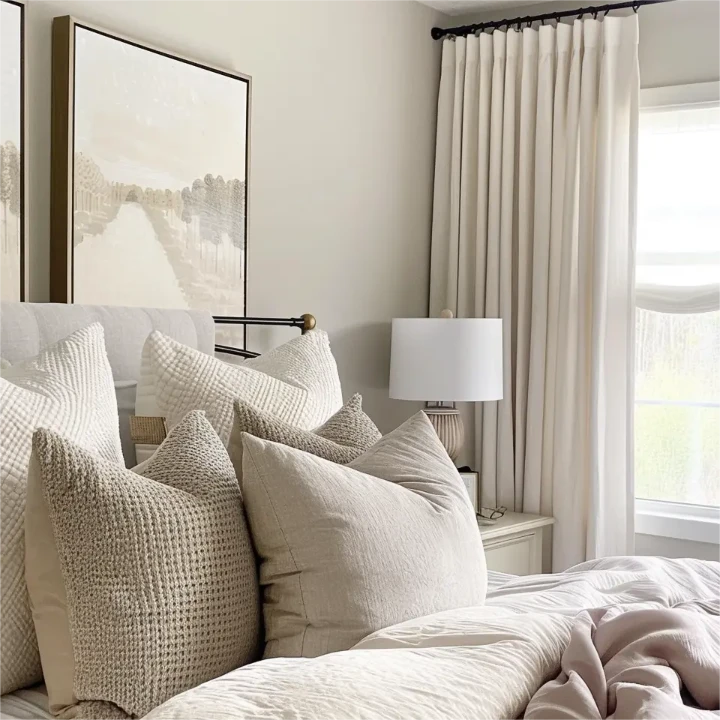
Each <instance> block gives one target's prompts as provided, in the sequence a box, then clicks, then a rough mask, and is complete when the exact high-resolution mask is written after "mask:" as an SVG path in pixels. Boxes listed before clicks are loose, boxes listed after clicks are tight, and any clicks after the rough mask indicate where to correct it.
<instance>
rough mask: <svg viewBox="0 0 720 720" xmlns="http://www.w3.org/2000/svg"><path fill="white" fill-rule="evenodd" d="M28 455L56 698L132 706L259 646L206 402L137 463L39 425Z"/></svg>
mask: <svg viewBox="0 0 720 720" xmlns="http://www.w3.org/2000/svg"><path fill="white" fill-rule="evenodd" d="M31 462H32V464H33V468H32V470H31V473H30V481H29V486H28V508H30V505H31V502H32V504H33V517H34V518H35V525H36V527H31V525H30V524H28V526H27V533H28V535H27V538H26V542H27V547H28V560H27V574H28V587H29V589H30V597H31V600H32V603H33V608H34V611H35V623H36V627H37V634H38V642H39V645H40V655H41V657H42V663H43V669H44V671H45V683H46V685H47V689H48V696H49V702H50V708H51V710H52V711H53V712H55V713H56V714H57V713H61V714H63V715H64V716H67V717H77V716H78V713H79V714H80V716H83V717H95V718H97V717H124V715H123V713H126V714H127V715H131V716H134V717H142V716H144V715H145V714H147V713H148V712H149V711H150V710H152V709H153V708H154V707H156V706H157V705H160V704H161V703H163V702H164V701H165V700H167V699H168V698H171V697H173V696H174V695H177V694H178V693H180V692H182V691H183V690H187V689H188V688H191V687H194V686H195V685H199V684H200V683H202V682H205V681H206V680H210V679H212V678H214V677H217V676H219V675H223V674H224V673H226V672H229V671H230V670H233V669H235V668H237V667H239V666H240V665H244V664H245V663H248V662H251V661H252V660H254V659H256V657H257V655H258V653H259V650H260V647H259V635H260V602H259V587H258V582H257V575H256V567H255V558H254V555H253V550H252V546H251V543H250V536H249V534H248V530H247V525H246V523H245V518H244V515H243V508H242V500H241V497H240V488H239V486H238V482H237V478H236V477H235V471H234V470H233V466H232V463H231V462H230V458H229V457H228V454H227V451H226V450H225V448H224V447H223V444H222V443H221V442H220V439H219V438H218V436H217V434H216V433H215V431H214V430H213V429H212V427H211V426H210V423H208V421H207V420H206V419H205V418H204V417H203V414H202V412H199V411H196V412H193V413H190V414H189V415H188V416H187V417H186V418H185V419H184V420H182V421H181V422H180V423H179V424H178V425H177V426H176V427H175V428H174V429H173V430H172V431H171V432H170V434H169V435H168V437H167V438H166V439H165V441H164V442H163V443H162V445H161V446H160V447H159V448H158V451H157V452H156V453H155V455H154V456H153V457H152V458H151V459H150V460H149V461H148V462H147V463H146V464H145V467H144V470H143V475H138V474H136V473H134V472H133V471H132V470H127V469H125V468H124V467H121V466H120V465H118V464H117V463H110V462H107V461H106V460H102V459H101V458H99V457H97V456H96V455H94V454H92V453H89V452H87V451H86V450H83V449H82V448H80V447H79V446H77V445H75V444H74V443H72V442H70V441H68V440H66V439H64V438H63V437H61V436H60V435H57V434H56V433H53V432H50V431H48V430H39V431H38V432H36V433H35V437H34V440H33V459H32V461H31ZM43 522H44V525H45V530H43V527H42V523H43ZM48 527H49V528H50V529H51V532H50V533H48V531H47V528H48Z"/></svg>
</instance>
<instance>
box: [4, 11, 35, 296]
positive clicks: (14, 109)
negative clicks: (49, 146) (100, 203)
mask: <svg viewBox="0 0 720 720" xmlns="http://www.w3.org/2000/svg"><path fill="white" fill-rule="evenodd" d="M0 82H1V85H2V92H1V93H0V299H2V300H25V299H26V296H27V285H28V282H27V269H28V268H27V243H26V238H27V227H26V212H25V197H26V195H27V193H26V185H25V182H26V173H25V5H24V4H23V3H22V2H16V1H15V0H0Z"/></svg>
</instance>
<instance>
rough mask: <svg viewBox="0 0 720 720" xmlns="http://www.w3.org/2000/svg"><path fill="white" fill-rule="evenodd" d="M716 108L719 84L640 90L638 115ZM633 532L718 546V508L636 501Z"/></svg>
mask: <svg viewBox="0 0 720 720" xmlns="http://www.w3.org/2000/svg"><path fill="white" fill-rule="evenodd" d="M718 104H720V81H714V82H705V83H695V84H692V85H670V86H667V87H657V88H644V89H642V90H641V91H640V110H641V111H646V110H649V109H653V108H658V109H660V108H662V109H670V108H673V107H677V108H680V107H688V106H692V107H702V106H703V105H709V106H713V105H718ZM713 259H714V258H713ZM708 260H709V258H708ZM635 532H636V533H637V534H639V535H658V536H662V537H668V538H675V539H678V540H689V541H692V542H702V543H710V544H713V545H720V508H718V507H714V506H711V505H690V504H686V503H679V502H667V501H664V500H646V499H643V498H636V499H635Z"/></svg>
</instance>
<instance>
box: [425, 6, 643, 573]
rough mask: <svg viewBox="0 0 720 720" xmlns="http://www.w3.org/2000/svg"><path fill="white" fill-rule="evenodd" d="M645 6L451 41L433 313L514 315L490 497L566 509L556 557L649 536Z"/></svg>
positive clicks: (484, 474)
mask: <svg viewBox="0 0 720 720" xmlns="http://www.w3.org/2000/svg"><path fill="white" fill-rule="evenodd" d="M637 42H638V24H637V17H636V16H634V15H632V16H629V17H608V18H605V19H604V20H602V21H601V20H584V21H583V20H577V21H575V22H574V24H573V25H565V24H560V25H558V26H557V27H551V26H541V27H540V28H537V29H530V28H527V29H524V30H522V32H518V31H516V30H514V29H510V30H508V31H507V32H501V31H495V32H493V33H492V34H488V33H483V34H481V35H480V36H479V37H476V36H470V37H468V38H457V39H447V40H445V41H444V44H443V54H442V73H441V80H440V92H439V99H438V124H437V151H436V169H435V193H434V206H433V229H432V261H431V288H430V313H431V315H433V316H436V315H437V314H438V313H439V312H440V310H442V309H443V308H445V307H449V308H450V309H452V310H454V311H455V312H456V314H457V315H458V316H460V317H500V318H502V319H503V334H504V357H505V391H504V399H503V400H502V401H500V402H498V403H483V404H477V405H476V412H475V438H476V453H475V454H476V457H475V464H476V466H477V468H478V469H479V470H480V473H481V483H482V495H483V503H484V504H488V505H506V506H507V507H509V508H515V509H516V510H523V511H525V512H535V513H542V514H544V515H553V516H554V517H555V518H556V526H555V530H554V542H553V567H554V569H555V570H560V569H563V568H565V567H568V566H569V565H572V564H574V563H576V562H580V561H583V560H585V559H588V558H594V557H600V556H604V555H618V554H627V553H629V552H631V551H632V539H633V456H632V446H633V436H632V417H633V414H632V413H633V410H632V408H633V338H634V296H633V294H634V249H635V199H636V171H637V122H638V94H639V76H638V55H637Z"/></svg>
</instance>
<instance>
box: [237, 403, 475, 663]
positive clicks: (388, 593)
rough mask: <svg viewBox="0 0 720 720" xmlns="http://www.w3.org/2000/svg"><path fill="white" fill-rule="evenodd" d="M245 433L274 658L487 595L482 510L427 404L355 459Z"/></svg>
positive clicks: (312, 652)
mask: <svg viewBox="0 0 720 720" xmlns="http://www.w3.org/2000/svg"><path fill="white" fill-rule="evenodd" d="M243 444H244V449H243V473H242V482H241V487H242V492H243V499H244V502H245V511H246V513H247V516H248V521H249V523H250V532H251V534H252V537H253V543H254V545H255V549H256V552H257V554H258V556H259V558H260V561H261V565H260V585H261V586H262V588H263V591H264V600H263V612H264V619H265V640H266V642H267V645H266V647H265V657H266V658H271V657H281V656H282V657H299V656H301V657H315V656H317V655H322V654H324V653H329V652H335V651H338V650H347V649H349V648H351V647H352V646H353V645H355V643H357V642H359V641H360V640H361V639H362V638H364V637H365V636H366V635H369V634H370V633H371V632H374V631H376V630H379V629H381V628H384V627H387V626H388V625H394V624H395V623H399V622H402V621H404V620H409V619H411V618H418V617H422V616H424V615H429V614H430V613H434V612H439V611H441V610H450V609H452V608H458V607H465V606H470V605H482V604H483V603H484V601H485V593H486V590H487V569H486V565H485V554H484V552H483V546H482V540H481V539H480V532H479V530H478V525H477V521H476V518H475V512H474V510H473V508H472V506H471V504H470V499H469V497H468V494H467V491H466V490H465V485H464V483H463V481H462V478H461V477H460V475H459V473H458V471H457V469H456V468H455V466H454V465H453V463H452V461H451V460H450V458H449V457H448V455H447V452H446V451H445V448H444V447H443V445H442V443H441V442H440V440H439V439H438V436H437V433H436V432H435V429H434V428H433V426H432V425H431V424H430V421H429V420H428V419H427V416H426V415H425V414H424V413H422V412H420V413H418V414H417V415H415V416H414V417H412V418H410V420H408V421H407V422H405V423H404V424H403V425H401V426H400V427H399V428H397V429H396V430H394V431H393V432H391V433H389V434H388V435H385V436H384V437H383V438H382V439H381V440H380V441H379V442H377V443H376V444H375V445H373V446H372V447H371V448H370V449H369V450H368V451H367V452H366V453H364V454H363V455H361V456H360V457H358V458H357V459H356V460H353V461H352V462H351V463H350V464H349V465H337V464H335V463H332V462H329V461H328V460H324V459H322V458H319V457H316V456H315V455H310V454H308V453H305V452H302V451H301V450H296V449H295V448H289V447H286V446H285V445H279V444H277V443H273V442H269V441H267V440H260V439H258V438H255V437H253V436H252V435H248V434H244V435H243Z"/></svg>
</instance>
